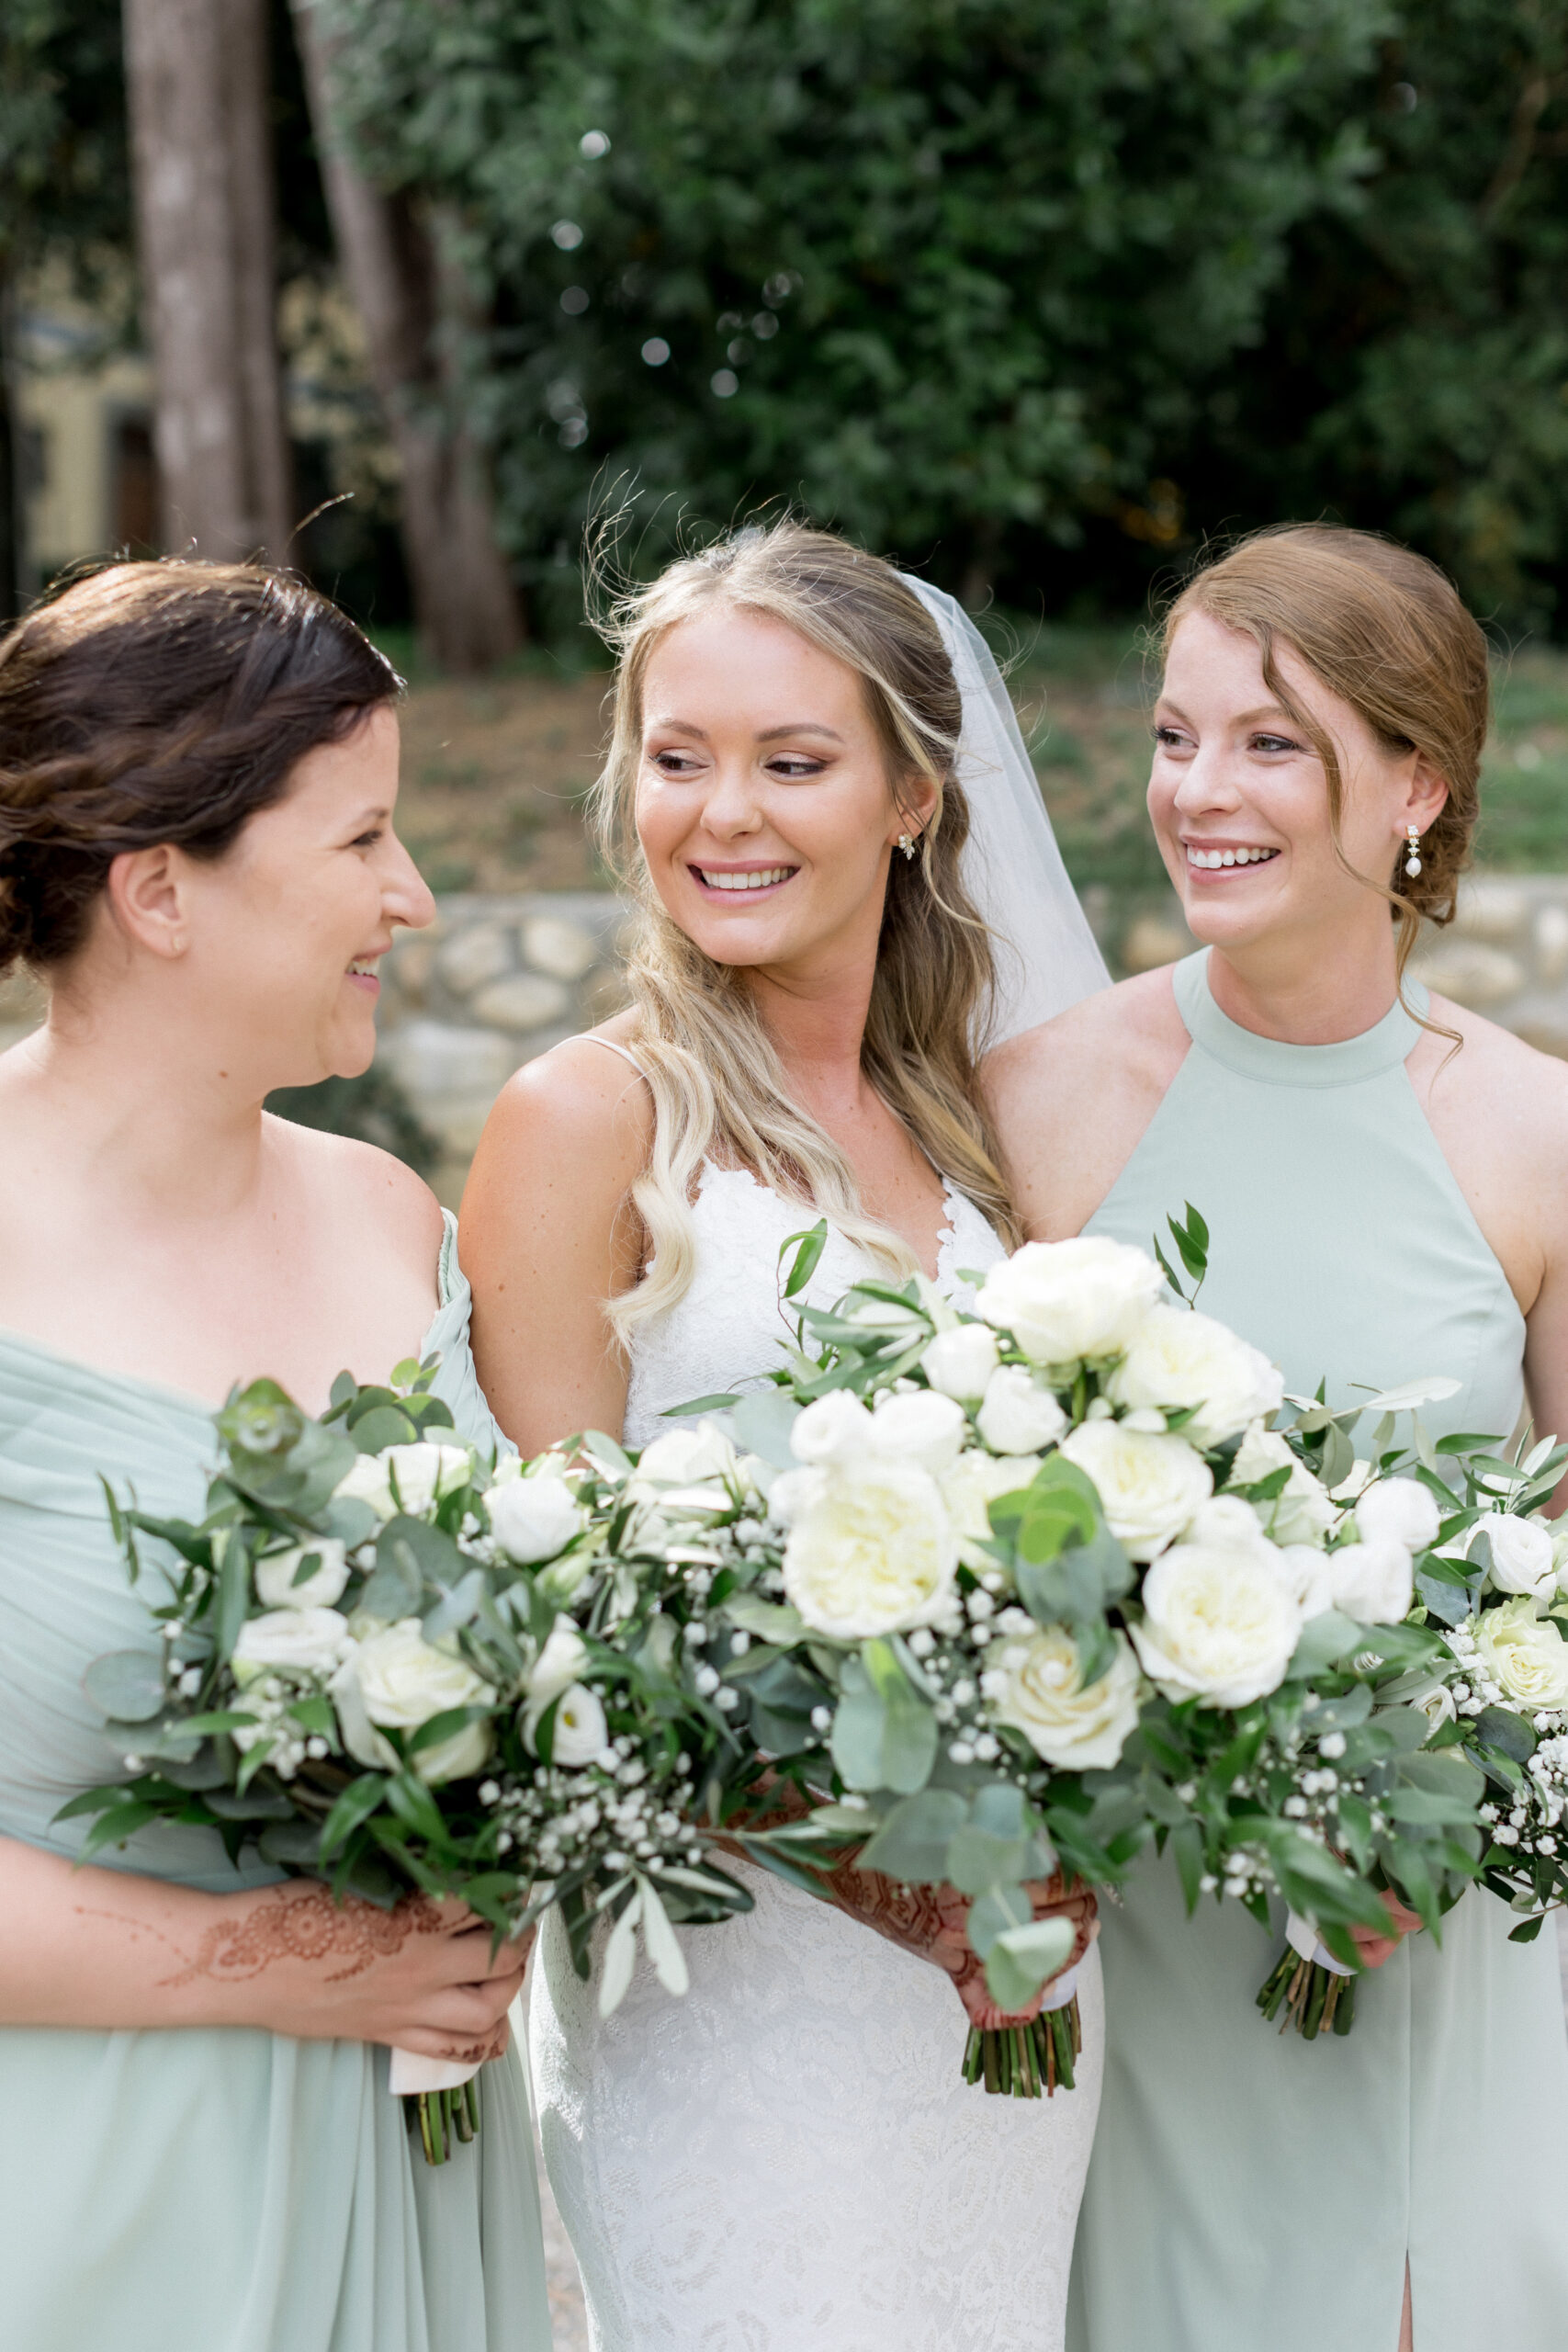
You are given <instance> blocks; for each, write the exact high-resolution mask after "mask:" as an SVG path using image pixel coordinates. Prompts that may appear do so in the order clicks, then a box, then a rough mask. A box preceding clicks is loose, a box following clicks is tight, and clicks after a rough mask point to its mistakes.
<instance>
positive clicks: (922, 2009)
mask: <svg viewBox="0 0 1568 2352" xmlns="http://www.w3.org/2000/svg"><path fill="white" fill-rule="evenodd" d="M927 593H928V594H929V593H930V592H927ZM936 601H937V603H938V604H939V605H940V604H942V603H943V602H945V600H941V599H938V600H936ZM958 618H959V620H960V621H962V616H958ZM945 626H946V625H945V624H944V625H943V626H939V625H938V621H937V619H936V618H934V617H933V613H932V609H931V605H928V604H927V603H926V602H925V601H924V598H923V597H922V595H920V594H917V593H916V587H915V585H914V584H913V583H911V582H908V581H907V580H904V579H903V578H901V577H900V575H899V574H897V572H895V571H893V570H892V569H891V567H890V566H888V565H886V564H885V563H881V562H879V561H877V560H875V559H874V558H871V557H867V556H865V555H863V554H861V553H860V552H859V551H858V550H856V549H854V548H850V547H847V546H845V545H844V543H843V542H842V541H841V540H837V539H833V538H829V537H826V536H825V535H822V534H818V533H813V532H807V531H805V530H802V529H800V528H799V527H797V526H792V525H784V526H780V527H778V528H775V529H773V530H772V531H767V532H763V531H756V530H753V531H748V532H745V533H742V534H741V535H739V537H737V538H735V539H733V540H730V541H728V542H727V543H725V544H724V545H722V546H721V547H719V548H716V549H715V550H714V551H713V552H712V553H711V554H710V555H709V556H707V557H705V558H702V559H698V560H691V561H687V562H682V563H680V564H677V565H676V566H675V567H673V569H672V570H671V571H670V572H668V573H667V574H666V575H665V576H664V577H663V578H662V579H660V581H657V582H654V583H653V585H652V587H651V588H650V589H649V590H648V591H647V592H646V593H645V594H644V595H643V596H642V597H640V598H639V599H637V600H636V601H635V602H634V604H633V605H632V609H631V611H630V612H629V613H628V614H627V615H626V617H625V626H624V629H623V630H622V632H621V635H620V650H621V654H622V662H621V671H620V677H619V682H618V688H617V701H616V720H615V736H614V740H613V741H612V745H611V750H610V757H609V763H608V768H607V771H606V781H607V786H608V788H609V790H610V793H611V796H612V812H613V813H614V814H615V816H617V817H618V818H620V819H622V820H623V821H624V820H626V818H628V817H630V818H631V819H632V820H633V821H634V823H635V835H634V841H633V843H632V844H631V852H632V858H633V863H634V870H637V869H639V870H640V888H641V895H642V898H643V901H644V907H645V917H644V927H643V932H642V936H641V941H640V944H639V946H638V948H637V953H636V954H635V956H634V958H633V964H632V985H633V990H634V995H635V998H636V1010H635V1011H634V1012H630V1013H627V1014H624V1015H622V1016H621V1017H620V1018H619V1019H617V1020H615V1021H614V1022H612V1023H609V1024H607V1026H606V1027H605V1028H604V1029H603V1030H601V1031H598V1032H596V1033H595V1034H594V1035H593V1036H592V1037H591V1038H585V1039H578V1040H575V1041H573V1042H572V1043H571V1044H570V1045H568V1046H559V1047H558V1048H557V1049H556V1051H555V1052H554V1053H553V1054H549V1055H547V1056H545V1057H543V1058H542V1059H541V1060H538V1061H536V1062H533V1063H531V1064H529V1065H528V1067H527V1068H526V1069H525V1070H524V1071H523V1072H522V1073H521V1074H520V1075H519V1077H518V1078H517V1079H516V1080H514V1081H513V1085H512V1086H511V1087H510V1088H509V1089H508V1090H507V1091H506V1093H505V1094H503V1096H502V1100H501V1103H499V1105H498V1106H497V1109H496V1111H495V1112H494V1113H493V1114H492V1116H491V1125H490V1126H489V1127H488V1128H487V1130H486V1134H485V1138H484V1141H483V1143H482V1144H481V1146H480V1150H479V1158H478V1160H477V1161H476V1164H475V1169H474V1174H473V1177H472V1180H471V1182H470V1185H469V1189H468V1194H467V1195H466V1197H465V1199H464V1203H463V1221H462V1230H463V1247H464V1258H465V1263H466V1264H467V1265H468V1270H469V1272H470V1274H471V1276H472V1279H473V1283H474V1292H475V1301H476V1308H475V1313H476V1322H475V1332H476V1351H477V1355H478V1359H479V1371H480V1374H481V1377H482V1379H483V1381H484V1384H485V1387H486V1391H487V1393H488V1395H489V1397H490V1399H491V1404H492V1406H493V1407H494V1408H495V1410H496V1412H497V1415H498V1417H499V1418H500V1419H501V1421H502V1426H503V1427H504V1428H506V1429H507V1430H508V1431H509V1432H510V1434H512V1435H513V1437H514V1438H515V1439H516V1440H517V1441H518V1442H519V1443H520V1444H521V1445H523V1446H524V1447H525V1449H527V1448H530V1447H534V1446H537V1445H539V1444H542V1443H545V1442H547V1441H550V1440H554V1439H558V1438H560V1437H562V1436H564V1435H566V1434H567V1433H569V1432H570V1431H572V1430H580V1429H582V1428H584V1427H598V1428H601V1429H606V1430H624V1433H625V1435H626V1440H627V1442H629V1443H631V1444H634V1445H637V1446H643V1445H646V1444H648V1443H649V1441H650V1440H654V1439H656V1438H658V1437H659V1436H660V1434H661V1432H662V1431H664V1430H667V1429H670V1428H671V1427H674V1428H677V1429H678V1428H679V1427H680V1426H681V1424H679V1423H675V1424H670V1423H667V1422H664V1421H662V1420H661V1419H660V1416H661V1415H662V1414H663V1413H664V1412H666V1411H667V1410H668V1409H669V1408H671V1407H674V1406H678V1405H680V1404H682V1402H684V1401H685V1400H687V1399H689V1398H691V1397H696V1396H699V1395H708V1394H714V1393H716V1392H721V1391H728V1389H730V1388H731V1387H732V1386H733V1385H736V1384H738V1383H740V1382H744V1381H746V1380H748V1379H755V1378H756V1377H757V1376H758V1375H760V1374H763V1373H765V1372H766V1370H767V1368H768V1366H769V1363H771V1362H772V1361H773V1360H774V1359H775V1358H776V1354H777V1351H778V1348H779V1346H780V1344H781V1342H782V1341H784V1340H786V1339H787V1338H788V1336H789V1326H788V1322H787V1319H786V1317H784V1314H783V1313H782V1312H781V1308H780V1302H779V1295H778V1272H777V1270H778V1255H779V1248H780V1244H781V1243H782V1242H784V1240H785V1239H786V1238H787V1237H788V1236H789V1235H790V1234H792V1233H798V1232H799V1230H800V1229H801V1228H802V1227H807V1226H810V1225H812V1224H814V1223H815V1222H816V1220H817V1218H818V1216H819V1215H823V1216H826V1218H827V1220H828V1222H829V1242H828V1247H827V1249H826V1250H825V1251H824V1254H823V1258H822V1261H821V1263H820V1265H819V1266H818V1271H817V1276H816V1278H815V1281H814V1283H813V1285H812V1295H813V1296H814V1298H815V1299H816V1301H817V1302H818V1303H819V1304H824V1303H827V1302H828V1301H829V1300H830V1299H831V1298H833V1297H835V1296H837V1295H840V1293H841V1292H842V1291H843V1290H844V1289H845V1288H846V1287H847V1286H848V1284H849V1283H852V1282H853V1281H855V1280H856V1279H858V1278H860V1277H862V1276H863V1275H865V1274H867V1273H869V1272H873V1271H874V1270H882V1271H886V1269H887V1268H888V1267H889V1265H891V1266H894V1267H896V1268H897V1269H898V1270H899V1278H900V1279H902V1278H903V1277H904V1276H905V1275H906V1274H907V1273H908V1272H910V1271H912V1270H913V1269H914V1268H915V1267H917V1266H918V1267H920V1268H923V1269H924V1271H925V1272H927V1273H928V1274H930V1275H931V1276H933V1277H934V1278H935V1279H936V1280H937V1281H938V1282H939V1283H942V1284H943V1285H944V1286H945V1287H947V1288H948V1289H950V1290H955V1289H960V1288H961V1287H962V1284H963V1279H964V1272H965V1270H969V1269H973V1270H980V1269H983V1268H985V1267H986V1266H987V1265H989V1264H991V1263H994V1262H995V1261H996V1260H997V1259H998V1258H999V1257H1000V1256H1001V1254H1002V1251H1003V1247H1004V1243H1003V1240H1002V1238H1000V1235H1001V1234H1009V1235H1010V1232H1011V1224H1010V1208H1009V1204H1008V1201H1007V1196H1006V1193H1005V1189H1004V1187H1003V1186H1002V1185H1001V1184H1000V1182H998V1176H997V1170H996V1165H995V1160H994V1158H993V1155H992V1148H991V1143H990V1136H989V1129H988V1126H987V1121H986V1119H985V1116H984V1114H983V1112H982V1110H981V1107H980V1104H979V1102H978V1098H977V1095H976V1086H975V1074H974V1062H973V1046H972V1039H973V1036H974V1033H975V1022H976V1014H977V1013H978V1012H980V1011H981V1010H982V1009H983V1006H984V1002H985V1000H986V997H987V993H988V983H989V979H990V960H989V943H988V940H987V933H986V932H985V930H984V929H983V927H982V926H981V925H980V924H979V923H977V922H976V920H975V918H974V915H973V912H972V902H971V900H970V899H969V896H968V894H967V892H966V890H965V887H964V873H963V871H962V869H961V864H960V858H961V853H962V852H963V850H964V840H965V833H966V831H967V827H968V823H969V811H968V804H967V802H966V799H965V793H964V786H961V785H960V783H959V781H958V776H957V752H958V747H959V741H960V735H961V731H962V728H963V726H964V723H965V720H966V706H965V702H964V696H963V695H961V693H960V690H959V688H958V685H957V684H956V681H955V676H954V672H953V664H952V661H951V659H950V657H949V654H948V651H947V650H946V643H945ZM982 650H983V649H982ZM992 674H993V676H994V673H992ZM1009 723H1011V721H1010V718H1009ZM992 781H993V783H994V784H996V785H997V786H998V788H999V783H1000V780H999V778H993V779H992ZM1086 941H1087V934H1086ZM1092 961H1093V959H1092V950H1090V954H1089V962H1090V964H1091V965H1092ZM1058 1001H1066V1000H1065V998H1059V999H1058ZM606 1048H608V1049H609V1050H606ZM628 1065H629V1067H628ZM996 1228H999V1229H1000V1230H999V1233H998V1230H997V1229H996ZM623 1341H624V1342H625V1344H624V1345H623V1344H622V1342H623ZM735 1867H736V1869H737V1871H738V1873H739V1874H740V1875H742V1876H743V1877H745V1878H746V1879H747V1883H748V1884H749V1885H750V1888H751V1891H752V1893H753V1895H754V1897H755V1905H756V1907H755V1909H754V1910H753V1911H752V1912H750V1914H749V1915H748V1916H746V1917H743V1918H740V1919H738V1920H735V1921H732V1922H728V1923H727V1924H726V1925H725V1926H724V1927H722V1928H698V1929H695V1930H692V1931H689V1932H688V1931H682V1939H683V1942H684V1945H685V1950H686V1956H687V1960H688V1963H689V1966H690V1969H691V1975H692V1983H691V1989H690V1991H689V1992H688V1993H687V1994H686V1996H685V1997H684V1998H683V1999H682V2000H678V2001H672V2000H671V1999H670V1998H669V1997H668V1996H666V1995H664V1994H663V1993H662V1992H661V1991H660V1989H659V1988H658V1986H657V1985H655V1984H654V1983H652V1982H651V1981H650V1980H649V1977H648V1975H647V1973H646V1972H644V1973H643V1974H642V1976H641V1977H639V1979H638V1981H637V1983H635V1984H634V1985H633V1988H632V1990H631V1992H630V1994H629V1995H628V1996H627V1998H626V2002H625V2003H624V2004H623V2006H622V2007H621V2008H620V2009H619V2010H618V2011H617V2012H616V2014H615V2016H614V2017H613V2018H608V2019H603V2020H602V2019H600V2018H599V2017H598V2016H597V2013H596V2010H595V2008H594V2005H593V2002H592V1998H591V1997H590V1996H586V1995H585V1993H584V1991H583V1989H582V1987H581V1985H580V1983H579V1981H578V1979H577V1977H576V1976H575V1974H574V1973H573V1971H572V1968H571V1965H570V1959H569V1957H568V1955H567V1952H566V1949H565V1944H564V1939H560V1938H558V1937H556V1936H554V1935H553V1934H552V1933H551V1932H550V1931H549V1930H548V1929H546V1931H545V1932H544V1934H543V1936H542V1938H541V1941H540V1946H539V1952H538V1959H537V1961H536V1967H535V1976H534V1984H533V2002H532V2013H531V2048H532V2051H533V2055H534V2065H535V2078H536V2085H537V2087H538V2093H539V2109H540V2124H541V2130H542V2133H543V2138H544V2144H545V2154H546V2159H547V2164H548V2165H549V2171H550V2178H551V2182H552V2185H553V2187H554V2188H555V2192H556V2196H557V2199H558V2202H559V2205H560V2208H561V2211H562V2213H563V2215H564V2217H565V2220H566V2222H567V2226H568V2228H569V2230H570V2233H571V2236H572V2241H573V2244H574V2245H575V2246H576V2249H577V2253H578V2256H579V2260H580V2262H581V2267H582V2272H583V2278H584V2284H585V2288H586V2291H587V2298H588V2304H589V2312H590V2323H591V2332H592V2341H593V2343H594V2344H595V2346H597V2347H599V2352H655V2347H657V2348H658V2352H688V2347H691V2352H695V2347H696V2346H712V2347H714V2352H719V2347H721V2346H740V2345H744V2346H748V2347H749V2352H1053V2347H1055V2352H1060V2346H1061V2340H1062V2326H1063V2319H1064V2313H1065V2310H1066V2283H1067V2269H1068V2262H1069V2257H1070V2252H1071V2246H1072V2232H1073V2222H1074V2218H1075V2215H1076V2212H1077V2201H1078V2194H1079V2189H1080V2186H1081V2182H1082V2178H1083V2173H1084V2168H1085V2165H1086V2163H1087V2160H1088V2154H1089V2140H1090V2138H1091V2136H1092V2133H1093V2129H1094V2111H1095V2099H1096V2086H1097V2080H1098V2069H1099V2050H1100V2044H1099V1993H1098V1979H1099V1972H1098V1966H1097V1963H1096V1962H1095V1961H1094V1958H1093V1955H1092V1952H1090V1954H1089V1958H1088V1960H1087V1962H1085V1964H1084V1967H1083V1969H1082V1972H1081V1980H1082V1996H1083V2006H1084V2015H1085V2034H1086V2048H1085V2055H1084V2064H1083V2066H1082V2070H1081V2072H1080V2075H1079V2083H1078V2088H1077V2090H1076V2091H1073V2092H1070V2093H1062V2094H1060V2095H1059V2096H1058V2097H1056V2098H1055V2099H1053V2100H1051V2101H1049V2102H1047V2101H1044V2100H1042V2101H1039V2102H1037V2103H1032V2104H1029V2105H1025V2104H1022V2103H1016V2104H1015V2103H1014V2102H1012V2101H1009V2100H1001V2099H995V2098H989V2099H988V2098H985V2097H984V2096H983V2095H982V2096H979V2097H976V2095H975V2094H974V2093H972V2092H971V2091H969V2090H968V2089H967V2088H966V2087H965V2086H964V2084H963V2083H962V2081H961V2079H960V2078H959V2075H958V2074H957V2071H956V2051H957V2047H958V2041H957V2037H958V2036H959V2034H960V2032H961V2030H962V2026H963V2021H964V2020H963V2012H962V2010H961V2008H960V2006H959V2002H958V2000H957V1999H956V1998H955V1997H954V1994H953V1987H952V1985H950V1984H949V1983H948V1982H947V1981H946V1979H945V1977H944V1975H943V1974H942V1973H939V1969H938V1968H937V1967H932V1966H931V1965H930V1964H929V1963H930V1962H931V1960H936V1961H937V1962H940V1967H941V1969H942V1970H946V1971H948V1972H950V1973H952V1975H953V1977H954V1978H955V1979H956V1980H957V1981H958V1984H959V1986H960V1990H961V1992H962V1993H963V1994H964V1998H965V2002H966V2004H967V2003H971V2002H976V2001H982V1999H983V1987H982V1986H981V1985H978V1983H977V1982H976V1964H975V1963H974V1962H973V1958H972V1955H971V1956H969V1957H968V1958H967V1959H966V1957H965V1946H964V1935H963V1924H962V1923H963V1912H964V1905H963V1901H962V1898H961V1897H958V1896H956V1895H952V1896H951V1899H950V1900H949V1901H948V1902H946V1903H945V1904H944V1905H942V1916H941V1917H940V1919H939V1918H938V1917H936V1916H935V1908H934V1906H933V1904H932V1901H931V1897H930V1895H929V1894H927V1893H926V1892H925V1891H923V1890H919V1889H917V1890H912V1891H911V1890H908V1889H905V1890H902V1891H901V1892H900V1891H899V1890H897V1889H895V1888H893V1887H892V1886H891V1885H890V1884H889V1883H887V1882H886V1881H884V1880H880V1879H878V1878H877V1877H876V1876H875V1874H874V1873H862V1872H856V1871H854V1870H853V1869H852V1868H846V1869H844V1870H842V1871H840V1872H838V1873H836V1875H835V1881H834V1886H835V1892H836V1894H837V1899H838V1904H839V1905H840V1907H834V1906H833V1905H829V1904H827V1903H823V1902H820V1901H818V1900H817V1899H816V1898H815V1897H814V1896H813V1895H811V1894H808V1893H807V1892H805V1891H803V1890H801V1889H798V1888H795V1887H793V1886H786V1885H785V1884H784V1883H783V1882H782V1881H780V1880H778V1879H776V1878H774V1877H773V1876H771V1875H770V1874H769V1873H767V1872H765V1871H754V1870H752V1869H751V1868H750V1865H749V1864H747V1863H744V1862H739V1863H737V1864H736V1866H735ZM950 1894H951V1891H950ZM1037 1900H1038V1902H1039V1905H1040V1908H1041V1909H1042V1910H1044V1909H1046V1908H1058V1907H1063V1908H1068V1909H1071V1910H1073V1911H1074V1912H1075V1913H1076V1916H1077V1921H1078V1925H1079V1940H1078V1949H1077V1952H1075V1955H1074V1957H1075V1958H1077V1957H1079V1956H1081V1954H1082V1951H1083V1949H1084V1945H1085V1943H1086V1941H1087V1938H1088V1933H1089V1917H1088V1914H1089V1909H1090V1908H1091V1905H1090V1902H1089V1898H1088V1897H1086V1896H1081V1895H1080V1896H1075V1897H1069V1898H1067V1899H1066V1903H1064V1902H1063V1901H1062V1899H1061V1894H1060V1889H1059V1887H1055V1888H1042V1889H1041V1890H1039V1893H1038V1897H1037ZM846 1914H848V1915H850V1916H846ZM861 1922H865V1923H867V1924H869V1925H871V1926H874V1927H875V1928H878V1929H879V1931H880V1932H879V1933H877V1934H870V1933H868V1932H867V1931H866V1925H864V1924H861ZM899 1947H902V1948H901V1949H900V1948H899ZM972 2013H976V2012H973V2011H972Z"/></svg>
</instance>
